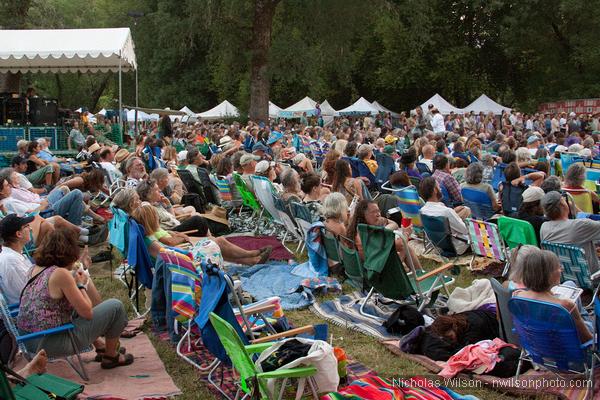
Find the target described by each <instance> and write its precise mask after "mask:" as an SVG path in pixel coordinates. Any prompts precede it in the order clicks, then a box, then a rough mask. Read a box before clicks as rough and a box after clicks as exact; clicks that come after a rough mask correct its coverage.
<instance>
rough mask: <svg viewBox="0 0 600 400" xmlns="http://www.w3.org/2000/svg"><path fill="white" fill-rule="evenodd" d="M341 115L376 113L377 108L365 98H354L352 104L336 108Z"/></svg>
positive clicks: (377, 111)
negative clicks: (339, 108)
mask: <svg viewBox="0 0 600 400" xmlns="http://www.w3.org/2000/svg"><path fill="white" fill-rule="evenodd" d="M338 112H339V113H340V114H341V115H344V114H373V115H374V114H378V113H379V110H378V109H377V108H375V107H374V106H373V104H371V103H370V102H369V101H368V100H367V99H365V98H364V97H361V98H360V99H358V100H356V101H355V102H354V104H351V105H349V106H348V107H346V108H343V109H341V110H338Z"/></svg>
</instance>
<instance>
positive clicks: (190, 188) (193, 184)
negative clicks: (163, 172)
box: [177, 168, 210, 207]
mask: <svg viewBox="0 0 600 400" xmlns="http://www.w3.org/2000/svg"><path fill="white" fill-rule="evenodd" d="M177 175H178V176H179V178H180V179H181V182H183V185H184V186H185V188H186V190H187V192H188V193H195V194H197V195H198V196H200V201H201V203H202V206H203V207H206V205H207V204H208V200H207V198H206V195H205V189H204V188H203V187H202V185H201V184H200V183H198V182H197V181H196V180H195V179H194V177H193V176H192V173H191V172H190V171H188V170H187V169H185V168H180V169H178V170H177ZM208 190H209V191H210V188H208Z"/></svg>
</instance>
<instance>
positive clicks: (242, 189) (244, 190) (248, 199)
mask: <svg viewBox="0 0 600 400" xmlns="http://www.w3.org/2000/svg"><path fill="white" fill-rule="evenodd" d="M233 182H234V183H235V187H236V188H237V190H238V192H239V193H240V196H242V205H243V206H245V207H248V208H250V209H251V210H252V216H253V217H254V216H255V217H257V218H258V219H260V216H261V214H262V213H263V211H264V210H263V208H262V207H261V206H260V204H259V203H258V200H257V199H256V196H255V195H254V193H252V191H250V189H248V187H247V186H246V182H244V180H243V179H242V176H241V175H240V174H237V173H235V172H234V173H233ZM242 208H243V207H242ZM242 208H240V215H241V214H242ZM266 217H267V218H268V214H267V215H266Z"/></svg>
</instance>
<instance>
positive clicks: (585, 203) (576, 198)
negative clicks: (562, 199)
mask: <svg viewBox="0 0 600 400" xmlns="http://www.w3.org/2000/svg"><path fill="white" fill-rule="evenodd" d="M563 190H564V191H565V192H567V193H569V194H570V195H571V197H572V198H573V202H574V203H575V205H576V206H577V208H579V209H580V210H581V211H583V212H585V213H589V214H593V213H594V206H593V204H592V195H591V194H590V192H589V190H588V189H568V188H563ZM594 191H595V190H594Z"/></svg>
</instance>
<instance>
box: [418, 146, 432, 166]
mask: <svg viewBox="0 0 600 400" xmlns="http://www.w3.org/2000/svg"><path fill="white" fill-rule="evenodd" d="M422 152H423V157H421V159H420V160H419V162H421V163H423V164H425V165H427V168H429V171H431V173H433V157H434V156H435V147H433V146H432V145H430V144H426V145H425V146H423V150H422Z"/></svg>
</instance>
